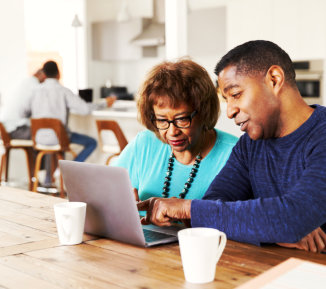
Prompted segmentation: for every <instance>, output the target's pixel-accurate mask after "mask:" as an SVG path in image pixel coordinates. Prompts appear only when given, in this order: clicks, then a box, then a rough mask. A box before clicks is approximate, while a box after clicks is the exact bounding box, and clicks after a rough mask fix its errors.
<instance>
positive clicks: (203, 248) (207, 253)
mask: <svg viewBox="0 0 326 289" xmlns="http://www.w3.org/2000/svg"><path fill="white" fill-rule="evenodd" d="M178 239H179V245H180V253H181V260H182V265H183V271H184V274H185V279H186V281H188V282H191V283H208V282H211V281H213V280H214V278H215V271H216V264H217V262H218V260H219V259H220V257H221V255H222V253H223V250H224V248H225V245H226V235H225V234H224V233H223V232H220V231H219V230H216V229H212V228H189V229H183V230H181V231H179V232H178Z"/></svg>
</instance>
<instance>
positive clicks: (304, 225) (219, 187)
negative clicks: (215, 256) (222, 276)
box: [191, 137, 326, 245]
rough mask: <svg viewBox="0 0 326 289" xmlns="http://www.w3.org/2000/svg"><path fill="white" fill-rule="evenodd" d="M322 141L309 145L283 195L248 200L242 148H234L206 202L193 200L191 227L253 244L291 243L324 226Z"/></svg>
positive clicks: (325, 158)
mask: <svg viewBox="0 0 326 289" xmlns="http://www.w3.org/2000/svg"><path fill="white" fill-rule="evenodd" d="M323 139H324V138H322V137H319V139H318V141H316V142H314V144H313V145H310V146H308V147H307V149H306V156H305V160H304V162H305V169H304V171H303V174H302V176H301V177H300V179H299V180H298V181H297V182H296V183H295V185H294V186H292V187H290V189H289V190H288V191H287V192H283V194H282V195H281V196H275V197H270V198H268V197H267V198H259V197H258V198H255V199H252V198H251V197H250V193H249V191H248V185H249V183H248V178H246V176H247V175H248V172H246V171H245V170H246V167H245V166H244V165H243V164H242V163H241V162H242V161H243V159H241V157H239V151H240V150H238V151H237V150H234V151H233V153H232V155H231V157H230V159H229V161H228V163H227V165H226V167H225V168H224V169H223V170H222V171H221V173H220V174H219V175H218V176H217V177H216V178H215V180H214V181H213V183H212V185H211V186H210V188H209V189H208V191H207V193H206V194H205V196H204V200H193V201H192V204H191V223H192V226H193V227H199V226H205V227H213V228H217V229H219V230H221V231H223V232H225V233H226V234H227V236H228V238H230V239H233V240H236V241H240V242H247V243H252V244H256V245H260V243H295V242H297V241H299V240H300V239H302V238H303V237H304V236H306V235H307V234H309V233H310V232H312V231H313V230H314V229H316V228H318V227H320V226H322V225H323V224H324V223H325V221H326V177H325V176H326V166H325V163H326V148H325V140H323ZM238 148H239V147H238ZM238 148H237V149H238ZM237 162H239V163H237ZM232 176H234V177H235V179H232ZM246 198H247V199H246Z"/></svg>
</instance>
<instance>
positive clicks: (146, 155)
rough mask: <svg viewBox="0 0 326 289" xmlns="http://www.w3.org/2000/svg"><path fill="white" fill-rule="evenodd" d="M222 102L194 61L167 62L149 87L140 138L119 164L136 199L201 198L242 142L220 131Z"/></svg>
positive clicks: (142, 98) (143, 94)
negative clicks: (124, 171) (143, 128)
mask: <svg viewBox="0 0 326 289" xmlns="http://www.w3.org/2000/svg"><path fill="white" fill-rule="evenodd" d="M219 108H220V105H219V100H218V96H217V92H216V88H215V87H214V85H213V83H212V81H211V79H210V77H209V75H208V73H207V71H206V70H205V69H204V68H203V67H201V66H200V65H198V64H197V63H195V62H193V61H191V60H187V59H184V60H179V61H177V62H163V63H161V64H159V65H157V66H155V67H154V68H153V69H152V70H151V71H150V72H149V73H148V76H147V78H146V80H145V81H144V83H143V85H142V87H141V90H140V93H139V99H138V112H139V117H140V121H141V123H142V124H143V125H144V126H145V127H146V128H147V129H148V130H145V131H143V132H141V133H139V134H138V135H137V137H136V138H135V139H134V140H133V141H132V142H130V143H129V144H128V145H127V147H126V148H125V149H124V150H123V152H122V153H121V155H120V157H119V158H118V159H117V160H116V161H115V163H113V165H115V166H121V167H125V168H126V169H127V170H128V171H129V175H130V177H131V183H132V186H133V187H134V188H135V194H136V199H137V200H138V192H139V198H140V199H141V200H145V199H148V198H150V197H153V196H158V197H165V198H168V197H169V198H170V197H177V198H181V199H183V198H185V199H194V198H201V197H202V196H203V194H204V193H205V191H206V190H207V188H208V185H209V184H210V183H211V181H212V180H213V178H214V177H215V176H216V174H217V173H218V172H219V171H220V169H221V168H222V167H223V166H224V164H225V162H226V160H227V159H228V157H229V155H230V153H231V150H232V148H233V146H234V145H235V143H236V142H237V140H238V139H237V138H236V137H234V136H232V135H230V134H228V133H225V132H222V131H220V130H217V129H215V128H214V126H215V125H216V122H217V119H218V114H219Z"/></svg>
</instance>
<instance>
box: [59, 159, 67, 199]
mask: <svg viewBox="0 0 326 289" xmlns="http://www.w3.org/2000/svg"><path fill="white" fill-rule="evenodd" d="M57 158H58V160H63V159H64V157H63V154H61V153H59V154H58V155H57ZM64 197H65V191H64V188H63V179H62V174H61V171H60V198H64Z"/></svg>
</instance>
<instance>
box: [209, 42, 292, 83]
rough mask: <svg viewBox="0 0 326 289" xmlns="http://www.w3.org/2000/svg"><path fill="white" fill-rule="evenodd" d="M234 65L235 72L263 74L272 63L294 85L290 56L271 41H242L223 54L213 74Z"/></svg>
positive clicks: (217, 73)
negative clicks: (280, 69)
mask: <svg viewBox="0 0 326 289" xmlns="http://www.w3.org/2000/svg"><path fill="white" fill-rule="evenodd" d="M230 65H231V66H235V67H236V69H237V73H240V74H247V75H257V74H262V75H265V74H266V73H267V71H268V69H269V68H270V67H271V66H272V65H278V66H280V67H281V68H282V69H283V71H284V75H285V81H286V82H287V83H288V84H289V85H291V86H296V82H295V71H294V68H293V63H292V60H291V58H290V56H289V55H288V54H287V53H286V52H285V51H284V50H283V49H282V48H280V47H279V46H278V45H276V44H275V43H273V42H271V41H266V40H254V41H248V42H246V43H243V44H241V45H239V46H237V47H235V48H233V49H231V50H230V51H229V52H228V53H227V54H225V55H224V56H223V57H222V58H221V60H220V61H219V62H218V63H217V65H216V67H215V71H214V72H215V74H216V75H217V76H218V75H219V73H220V72H221V71H222V70H223V69H224V68H226V67H227V66H230Z"/></svg>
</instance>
